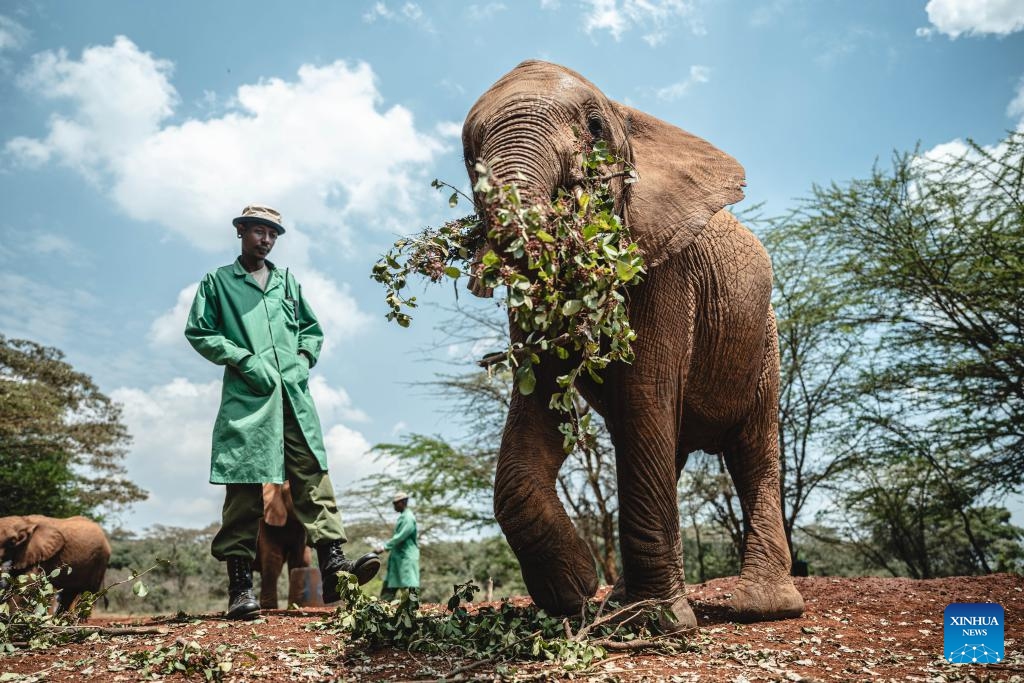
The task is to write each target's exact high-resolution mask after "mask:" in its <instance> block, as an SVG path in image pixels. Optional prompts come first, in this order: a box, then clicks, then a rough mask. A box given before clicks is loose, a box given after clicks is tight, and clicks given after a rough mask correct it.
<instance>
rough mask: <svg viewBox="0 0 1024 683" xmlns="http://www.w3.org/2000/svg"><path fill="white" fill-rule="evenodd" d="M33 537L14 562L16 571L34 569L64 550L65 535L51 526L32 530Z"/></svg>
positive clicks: (41, 525) (42, 525)
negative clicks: (27, 568)
mask: <svg viewBox="0 0 1024 683" xmlns="http://www.w3.org/2000/svg"><path fill="white" fill-rule="evenodd" d="M30 531H31V535H30V536H29V538H28V541H27V542H26V543H25V550H24V551H23V552H22V553H21V556H20V557H18V558H17V560H15V562H14V568H15V569H25V568H26V567H34V566H35V565H37V564H39V563H40V562H44V561H46V560H49V559H50V558H51V557H53V556H55V555H56V554H57V553H59V552H60V551H61V549H63V548H64V543H65V540H64V535H63V534H62V533H61V532H60V531H59V530H58V529H57V527H55V526H52V525H50V524H37V525H36V526H35V528H34V530H33V529H30Z"/></svg>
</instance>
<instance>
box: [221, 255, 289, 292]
mask: <svg viewBox="0 0 1024 683" xmlns="http://www.w3.org/2000/svg"><path fill="white" fill-rule="evenodd" d="M264 263H266V264H267V270H269V271H270V276H269V278H268V279H267V288H266V289H260V286H259V285H258V284H256V279H255V278H253V277H252V276H250V275H249V271H247V270H246V269H245V268H244V267H243V266H242V260H241V257H239V258H236V259H235V262H234V263H233V264H231V272H232V273H233V274H234V276H235V277H243V278H245V282H246V284H250V285H252V286H253V287H255V288H256V289H260V291H261V292H264V293H266V292H269V291H270V290H272V289H273V288H274V287H277V286H279V285H280V284H281V283H282V282H283V281H284V275H282V274H281V273H280V272H279V271H278V270H277V266H275V265H274V264H273V263H272V262H271V261H267V260H264Z"/></svg>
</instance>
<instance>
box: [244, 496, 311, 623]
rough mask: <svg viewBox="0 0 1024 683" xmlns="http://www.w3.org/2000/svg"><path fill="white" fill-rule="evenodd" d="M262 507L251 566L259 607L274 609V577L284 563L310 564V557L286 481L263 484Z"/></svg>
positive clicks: (294, 565) (291, 564) (294, 567)
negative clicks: (256, 575) (255, 576)
mask: <svg viewBox="0 0 1024 683" xmlns="http://www.w3.org/2000/svg"><path fill="white" fill-rule="evenodd" d="M263 510H264V512H263V518H262V519H260V531H259V536H257V540H256V559H255V560H254V561H253V569H254V570H256V571H258V572H259V573H260V609H277V579H278V577H279V576H281V568H282V567H283V566H284V563H285V562H287V563H288V570H289V571H291V570H292V569H297V568H300V567H308V566H310V565H311V564H312V561H313V557H312V553H310V550H309V546H307V545H306V529H305V527H303V526H302V522H300V521H299V520H298V518H297V517H296V516H295V508H294V506H293V505H292V493H291V487H290V486H289V484H288V482H285V483H284V484H264V485H263Z"/></svg>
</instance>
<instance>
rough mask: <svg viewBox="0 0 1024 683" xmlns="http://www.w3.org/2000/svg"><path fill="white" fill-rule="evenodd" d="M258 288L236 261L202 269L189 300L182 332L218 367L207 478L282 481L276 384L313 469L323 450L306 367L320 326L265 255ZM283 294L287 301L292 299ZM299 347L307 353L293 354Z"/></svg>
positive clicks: (315, 352)
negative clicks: (265, 273) (263, 281)
mask: <svg viewBox="0 0 1024 683" xmlns="http://www.w3.org/2000/svg"><path fill="white" fill-rule="evenodd" d="M267 268H268V269H269V270H270V274H269V277H268V278H267V288H266V291H264V290H261V289H260V287H259V285H257V284H256V280H254V279H253V277H252V276H251V275H249V274H248V273H247V272H246V270H245V268H243V267H242V265H241V263H239V262H238V261H237V260H236V261H235V262H234V263H233V264H231V265H230V266H224V267H222V268H218V269H217V270H215V271H213V272H211V273H207V274H206V276H205V277H204V278H203V280H202V282H200V283H199V290H198V291H197V292H196V298H195V300H194V301H193V302H192V310H191V311H190V312H189V315H188V323H187V324H186V326H185V337H186V338H187V339H188V341H189V343H190V344H192V346H193V347H194V348H195V350H196V351H198V352H199V353H200V354H202V356H203V357H204V358H206V359H207V360H209V361H210V362H212V363H216V364H217V365H223V366H225V367H224V385H223V387H222V389H221V397H220V411H219V412H218V414H217V421H216V423H215V424H214V426H213V455H212V458H211V462H210V483H211V484H261V483H270V482H273V483H281V482H283V481H284V405H283V403H282V401H283V394H282V387H283V389H284V393H287V394H288V400H289V402H290V403H291V405H292V408H293V409H294V411H295V416H296V418H297V419H298V422H299V426H300V427H301V428H302V433H303V435H305V437H306V442H307V443H308V444H309V447H310V449H311V450H312V451H313V453H314V454H315V455H316V458H317V461H318V462H319V463H320V468H321V469H322V470H324V471H326V470H327V454H326V451H325V450H324V440H323V436H322V434H321V432H320V418H319V417H318V416H317V413H316V407H315V406H314V405H313V398H312V397H311V396H310V395H309V368H310V367H311V366H312V365H315V364H316V361H317V358H318V357H319V355H320V347H321V345H322V344H323V338H324V335H323V331H322V330H321V329H320V323H319V322H318V321H317V319H316V316H315V315H313V311H312V310H311V309H310V307H309V305H308V304H307V303H306V301H305V299H303V298H302V290H301V289H300V288H299V286H298V283H296V282H295V278H293V277H290V276H289V278H288V280H289V282H288V283H287V287H286V286H285V273H283V272H281V271H280V270H278V269H277V268H276V267H274V265H273V264H272V263H270V262H269V261H267ZM286 290H287V295H288V297H290V298H291V299H293V300H294V301H295V304H294V305H293V304H292V302H291V301H290V300H289V299H288V298H287V297H286V296H285V295H286ZM300 351H302V352H304V353H305V354H307V355H308V356H309V362H308V364H307V362H306V359H305V358H302V356H300V355H299V352H300Z"/></svg>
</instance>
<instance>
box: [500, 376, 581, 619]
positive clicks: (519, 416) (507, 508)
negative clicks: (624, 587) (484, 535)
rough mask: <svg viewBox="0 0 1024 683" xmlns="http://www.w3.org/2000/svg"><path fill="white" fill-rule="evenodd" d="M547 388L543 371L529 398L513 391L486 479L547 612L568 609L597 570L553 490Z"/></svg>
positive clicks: (557, 450)
mask: <svg viewBox="0 0 1024 683" xmlns="http://www.w3.org/2000/svg"><path fill="white" fill-rule="evenodd" d="M549 371H550V368H549ZM538 379H541V378H538ZM555 386H556V385H555V384H554V382H553V380H552V379H551V377H549V378H548V381H539V382H538V386H537V389H536V391H535V392H534V393H533V394H531V395H530V396H522V395H520V394H519V393H518V392H515V393H514V394H513V398H512V404H511V406H510V407H509V414H508V420H507V421H506V423H505V432H504V435H503V436H502V441H501V452H500V454H499V456H498V468H497V472H496V474H495V478H494V516H495V518H496V519H497V520H498V523H499V524H500V525H501V529H502V531H503V532H504V534H505V537H506V539H507V540H508V543H509V545H510V546H511V547H512V550H513V551H514V552H515V554H516V557H517V558H519V564H520V567H521V569H522V573H523V580H524V581H525V582H526V587H527V589H528V590H529V592H530V596H531V597H532V598H533V601H534V603H536V604H537V606H539V607H541V608H543V609H544V610H546V611H548V612H551V613H553V614H573V613H578V612H579V610H580V608H581V607H582V606H583V604H584V603H585V602H586V601H587V600H588V599H589V598H590V597H591V596H593V595H594V593H595V592H596V591H597V572H596V570H595V565H594V559H593V557H592V556H591V554H590V550H589V549H588V547H587V545H586V543H584V541H583V539H581V538H580V537H579V536H578V535H577V533H576V529H575V527H574V526H573V523H572V520H570V519H569V516H568V515H567V514H566V512H565V509H564V508H563V507H562V503H561V501H559V499H558V495H557V493H556V491H555V479H556V477H557V475H558V470H559V468H560V467H561V465H562V463H563V462H564V461H565V457H566V454H565V453H564V451H563V450H562V435H561V434H560V433H559V431H558V425H559V423H560V422H561V420H562V415H561V414H559V413H557V412H555V411H553V410H550V409H549V408H548V405H547V403H548V400H549V397H550V396H551V393H552V391H554V388H553V387H555ZM542 387H544V388H542Z"/></svg>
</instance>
